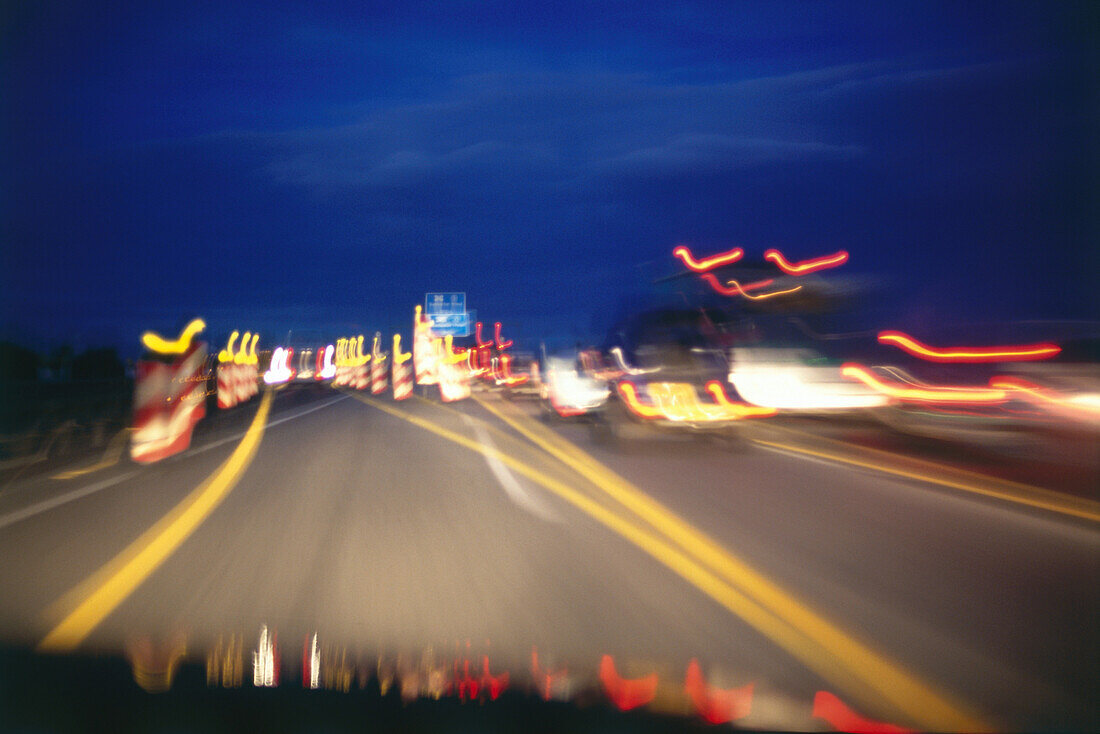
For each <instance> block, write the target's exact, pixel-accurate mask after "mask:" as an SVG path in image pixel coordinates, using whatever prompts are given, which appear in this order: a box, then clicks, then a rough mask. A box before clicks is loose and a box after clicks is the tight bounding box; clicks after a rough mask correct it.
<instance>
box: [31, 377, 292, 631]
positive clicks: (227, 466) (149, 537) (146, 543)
mask: <svg viewBox="0 0 1100 734" xmlns="http://www.w3.org/2000/svg"><path fill="white" fill-rule="evenodd" d="M271 401H272V392H271V391H270V390H268V391H266V392H265V393H264V397H263V400H262V401H261V403H260V408H259V410H257V411H256V416H255V418H253V419H252V425H251V426H249V428H248V431H247V432H246V433H245V435H244V438H242V439H241V442H240V443H239V444H237V448H236V449H234V450H233V453H232V454H230V456H229V458H228V459H226V460H225V463H223V464H222V465H221V466H219V467H218V469H217V470H216V471H215V472H214V473H213V474H211V475H210V476H209V477H208V478H207V479H206V481H204V482H203V483H202V484H200V485H199V486H198V487H197V488H196V489H195V490H194V491H192V492H191V494H189V495H187V497H186V498H184V500H183V501H182V502H180V503H179V504H178V505H176V506H175V507H174V508H172V510H171V511H170V512H169V513H168V514H167V515H165V516H164V517H162V518H161V519H160V520H159V521H157V523H156V524H155V525H154V526H153V527H151V528H149V530H147V531H145V532H144V533H142V535H141V536H140V537H139V538H138V539H137V540H135V541H134V542H133V543H131V544H130V545H129V546H128V547H127V548H126V549H125V550H124V551H122V552H121V553H119V554H118V555H117V556H115V558H114V559H112V560H111V561H109V562H108V563H107V564H106V565H104V566H103V568H101V569H100V570H99V571H97V572H96V573H95V574H93V576H92V577H91V578H90V579H89V580H88V581H87V582H85V583H84V584H81V585H80V586H78V587H77V589H74V590H73V592H70V593H69V594H67V595H66V596H65V597H64V598H63V601H64V600H68V599H72V598H74V597H76V598H80V599H82V600H81V601H79V602H78V603H77V604H76V608H75V609H73V610H72V611H71V612H70V613H69V614H68V615H67V616H66V617H65V618H64V619H63V620H61V622H60V623H59V624H58V625H57V626H56V627H54V628H53V629H52V630H51V631H50V633H49V634H47V635H46V636H45V637H44V638H43V639H42V641H41V642H40V643H38V650H39V651H47V652H65V651H69V650H72V649H74V648H76V647H77V646H78V645H79V644H80V643H81V642H83V640H84V639H85V638H86V637H87V636H88V635H89V634H90V633H91V632H92V630H93V629H95V628H96V626H97V625H99V623H100V622H102V621H103V620H104V619H105V618H106V617H107V615H108V614H110V613H111V612H112V611H114V610H115V608H117V607H118V605H119V604H121V603H122V602H123V601H124V600H125V599H126V598H127V597H128V596H129V595H130V594H132V593H133V591H134V590H135V589H136V588H137V587H138V586H139V585H141V583H142V582H143V581H144V580H145V579H147V578H148V577H149V575H150V574H152V573H153V571H155V570H156V569H157V567H159V566H160V565H161V564H162V563H163V562H164V561H165V560H166V559H167V558H168V557H169V556H170V555H172V553H173V552H174V551H175V550H176V549H177V548H178V547H179V546H180V545H181V544H182V543H183V541H185V540H186V539H187V538H188V536H190V535H191V533H193V532H194V531H195V529H196V528H198V527H199V525H201V524H202V522H203V521H204V520H205V519H206V518H207V516H209V515H210V513H211V512H213V511H214V509H215V508H216V507H217V506H218V505H219V504H220V503H221V501H222V500H223V499H225V497H226V495H228V494H229V493H230V492H231V491H232V490H233V487H234V486H236V484H237V481H238V480H239V479H240V477H241V475H242V474H244V471H245V469H247V468H248V465H249V464H250V463H251V462H252V458H253V457H254V456H255V455H256V450H257V449H258V448H259V445H260V441H261V439H262V438H263V435H264V427H265V425H266V424H267V416H268V413H269V412H270V411H271ZM66 606H69V605H66Z"/></svg>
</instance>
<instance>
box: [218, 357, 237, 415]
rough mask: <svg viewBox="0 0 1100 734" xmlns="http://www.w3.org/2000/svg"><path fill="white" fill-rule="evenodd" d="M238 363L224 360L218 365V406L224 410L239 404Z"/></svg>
mask: <svg viewBox="0 0 1100 734" xmlns="http://www.w3.org/2000/svg"><path fill="white" fill-rule="evenodd" d="M236 380H237V365H235V364H233V363H232V362H222V363H220V364H219V365H218V407H219V408H222V409H223V410H224V409H226V408H232V407H233V406H234V405H236V404H237V387H236Z"/></svg>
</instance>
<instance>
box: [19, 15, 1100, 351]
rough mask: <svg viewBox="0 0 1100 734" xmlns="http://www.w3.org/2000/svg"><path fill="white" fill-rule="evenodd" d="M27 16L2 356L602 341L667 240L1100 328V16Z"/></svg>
mask: <svg viewBox="0 0 1100 734" xmlns="http://www.w3.org/2000/svg"><path fill="white" fill-rule="evenodd" d="M8 5H9V6H10V5H12V4H8ZM22 5H23V7H22V8H15V9H12V8H10V7H8V9H7V10H5V11H3V12H5V13H6V15H5V17H4V30H3V33H4V37H3V40H2V43H0V55H2V84H3V87H2V89H0V99H3V103H2V107H3V109H2V111H0V114H2V115H3V118H2V119H3V139H2V143H3V147H2V155H3V159H2V166H3V171H4V179H3V194H2V196H3V222H4V231H3V261H2V262H3V299H4V302H3V324H2V331H3V333H2V334H0V335H2V336H7V337H14V338H17V339H20V340H22V341H25V342H29V343H32V344H35V345H39V344H48V343H55V342H57V341H59V340H62V339H68V340H71V341H73V342H75V343H76V344H77V345H78V346H80V345H87V346H91V345H95V344H98V343H110V344H118V345H125V344H136V341H137V334H138V333H139V332H140V330H142V329H143V328H154V329H159V330H163V331H170V330H172V329H173V328H174V327H175V326H176V324H177V322H178V321H179V320H180V319H181V318H183V317H184V316H185V315H189V314H193V313H196V314H201V315H203V316H204V317H206V319H207V321H208V322H209V323H210V324H211V329H212V331H213V332H214V333H215V334H222V333H224V332H225V331H227V330H228V329H230V328H242V329H244V328H256V327H258V328H260V330H261V331H263V332H265V334H266V333H271V332H272V331H275V330H280V331H284V332H285V330H286V329H288V328H294V329H299V330H304V329H310V328H322V327H326V326H332V327H333V328H334V329H336V331H338V332H339V331H341V330H342V331H344V332H347V331H348V330H349V329H352V328H356V329H357V330H367V329H373V328H384V329H387V330H388V329H392V328H393V327H394V326H396V325H398V324H404V323H405V322H406V321H407V320H408V318H409V314H410V311H411V308H412V306H413V304H415V303H417V302H420V301H422V299H423V295H424V293H425V291H429V290H465V291H467V293H468V298H469V304H470V306H471V307H472V308H476V309H477V310H478V313H479V316H480V317H482V318H484V319H488V320H490V321H491V320H497V319H499V320H503V321H505V322H506V323H517V324H523V325H524V332H525V335H530V336H535V335H541V334H544V333H545V334H549V333H551V332H554V333H558V334H564V333H570V334H571V333H572V332H577V333H584V332H589V331H591V330H597V329H599V328H601V327H603V326H605V325H606V320H607V319H608V318H610V314H611V312H612V311H614V309H615V308H616V304H618V303H619V302H620V300H621V298H622V296H623V294H625V293H628V292H631V291H634V290H636V289H637V288H638V280H639V279H638V273H639V272H640V270H639V267H638V264H639V263H650V264H651V265H650V266H646V267H652V263H653V262H654V261H657V263H660V264H661V265H660V267H665V265H666V264H667V269H668V270H669V271H670V272H671V271H672V270H673V269H674V261H673V260H672V259H671V257H670V255H669V252H670V250H671V248H672V247H673V246H674V245H675V244H677V243H678V242H687V243H690V244H692V245H694V246H695V247H696V248H697V249H698V250H700V251H702V252H708V251H716V250H719V249H726V248H729V247H731V246H733V245H740V246H742V247H744V248H745V249H746V251H747V252H748V253H749V254H750V255H753V254H755V255H759V254H761V253H763V251H764V250H765V249H767V248H770V247H776V248H779V249H781V250H783V251H784V252H785V253H788V254H789V255H790V256H791V257H792V258H796V259H797V258H804V257H812V256H815V255H818V254H824V253H830V252H834V251H836V250H838V249H841V248H843V249H847V250H848V251H849V252H850V253H851V262H850V263H849V264H848V265H847V266H845V267H846V270H847V272H848V273H850V274H855V275H874V276H877V277H879V278H880V280H879V281H878V282H880V283H881V284H883V285H882V291H884V292H885V294H886V296H883V292H880V293H879V294H878V297H879V298H880V299H883V300H884V302H885V303H887V307H886V308H885V310H883V309H882V308H878V309H877V310H875V311H874V312H873V315H874V318H875V319H881V320H882V323H878V322H876V323H873V324H869V325H870V326H881V327H883V328H890V327H893V328H908V329H913V330H916V331H915V333H922V334H924V335H927V336H932V333H931V332H932V331H934V329H935V327H936V326H937V325H939V324H942V323H946V322H951V321H960V322H975V321H988V320H1001V319H1023V318H1078V319H1082V318H1087V319H1095V318H1097V317H1098V313H1097V297H1096V295H1095V292H1096V288H1097V276H1096V273H1097V272H1098V266H1100V260H1098V255H1097V251H1098V247H1097V235H1098V228H1097V226H1096V223H1097V219H1096V211H1095V210H1096V200H1097V187H1096V170H1097V169H1096V166H1097V164H1098V163H1100V161H1098V160H1097V146H1096V142H1095V138H1096V131H1097V130H1098V129H1100V126H1098V123H1100V119H1098V117H1100V116H1098V105H1097V89H1098V88H1100V73H1098V65H1097V57H1096V55H1095V52H1093V51H1092V50H1091V47H1093V46H1095V45H1096V42H1097V39H1096V30H1095V29H1096V22H1095V21H1096V19H1095V13H1094V12H1093V11H1092V9H1091V4H1089V3H1084V4H1072V3H1045V2H1043V3H1027V4H1019V3H1011V2H994V3H942V4H936V3H925V2H917V3H912V4H908V5H902V4H898V3H877V2H876V3H866V4H862V3H861V4H851V3H843V4H830V3H797V4H781V3H771V2H768V3H760V4H748V3H730V2H715V3H683V2H676V3H668V2H659V3H641V2H637V1H633V2H622V3H590V2H577V3H545V2H540V3H518V2H500V3H484V2H458V3H443V2H400V3H393V4H392V5H393V6H394V7H383V6H381V5H375V4H372V3H362V2H348V3H303V4H300V5H290V4H283V3H273V2H264V3H257V4H255V5H254V6H251V7H243V6H236V5H234V4H231V3H224V2H214V3H202V2H182V3H148V2H138V3H133V4H132V6H130V7H125V4H124V3H98V2H90V3H51V2H35V3H23V4H22ZM643 270H644V268H643ZM406 330H407V329H406ZM265 342H267V339H266V337H265ZM268 343H269V345H270V342H268Z"/></svg>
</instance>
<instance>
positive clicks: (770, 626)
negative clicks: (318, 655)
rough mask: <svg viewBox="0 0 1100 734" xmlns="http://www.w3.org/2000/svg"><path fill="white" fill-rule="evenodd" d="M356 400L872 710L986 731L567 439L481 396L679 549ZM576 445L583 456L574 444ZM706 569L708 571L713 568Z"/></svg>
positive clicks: (508, 460)
mask: <svg viewBox="0 0 1100 734" xmlns="http://www.w3.org/2000/svg"><path fill="white" fill-rule="evenodd" d="M355 397H356V398H357V399H358V400H360V401H361V402H363V403H366V404H367V405H370V406H373V407H375V408H377V409H379V410H381V411H383V412H386V413H388V414H390V415H393V416H395V417H397V418H400V419H402V420H405V421H407V422H409V423H411V424H413V425H415V426H418V427H420V428H423V429H424V430H427V431H430V432H432V433H434V434H436V435H438V436H441V437H443V438H445V439H447V440H449V441H452V442H454V443H457V444H459V445H461V446H464V447H466V448H468V449H470V450H471V451H476V452H478V453H481V454H484V455H492V456H495V457H496V458H497V459H499V460H500V461H501V462H503V463H504V464H506V465H507V466H508V467H509V468H511V469H513V470H514V471H516V472H517V473H519V474H521V475H523V476H525V477H527V478H529V479H531V480H532V481H535V482H537V483H538V484H540V485H541V486H543V487H545V488H546V489H548V490H550V491H551V492H553V493H554V494H556V495H558V496H559V497H561V498H562V499H564V500H566V501H568V502H569V503H571V504H573V505H574V506H575V507H577V508H578V509H580V510H582V511H583V512H585V513H586V514H588V515H589V516H590V517H592V518H594V519H596V520H597V521H599V522H600V523H602V524H603V525H604V526H606V527H608V528H610V529H611V530H613V531H615V532H616V533H618V534H619V535H621V536H622V537H624V538H626V539H627V540H629V541H631V542H632V543H634V544H635V545H637V546H638V547H639V548H641V549H642V550H644V551H646V552H647V553H649V554H650V556H652V557H653V558H655V559H657V560H658V561H660V562H661V563H663V564H664V565H665V566H666V567H668V568H670V569H671V570H673V571H674V572H676V573H677V574H678V575H680V576H681V577H682V578H684V579H685V580H686V581H688V582H689V583H691V584H692V585H693V586H695V587H696V588H697V589H699V590H700V591H702V592H703V593H705V594H707V595H708V596H710V597H711V598H712V599H714V600H715V601H717V602H718V603H719V604H721V605H722V606H724V607H725V608H726V609H727V610H729V611H731V612H732V613H733V614H735V615H736V616H738V617H740V618H741V619H742V620H744V621H745V622H746V623H748V624H749V625H751V626H752V627H754V628H755V629H757V630H758V631H760V632H761V633H763V634H764V635H765V636H767V637H768V638H769V639H770V640H772V641H773V642H774V643H776V644H777V645H779V646H780V647H781V648H783V649H784V650H786V651H787V652H789V653H790V654H792V655H793V656H794V657H795V658H797V659H798V660H799V661H801V662H802V663H803V664H804V665H806V666H807V668H809V669H810V670H813V671H814V672H816V673H817V674H818V675H821V676H822V677H823V678H824V679H826V680H829V681H830V682H831V683H832V684H834V685H836V686H838V687H839V688H840V689H841V690H843V691H845V692H847V693H849V694H851V695H852V696H854V697H855V698H856V699H857V700H859V701H860V702H862V703H864V704H865V705H867V706H869V707H872V708H874V707H879V706H881V705H882V703H883V702H884V701H885V702H887V703H888V704H890V706H891V708H892V709H893V710H894V711H896V712H897V713H898V714H899V715H901V716H904V717H905V718H907V719H909V720H910V721H913V722H916V723H918V724H919V725H920V727H921V728H925V729H934V730H954V731H980V730H981V731H984V730H989V729H990V728H992V727H990V725H989V724H988V723H985V722H982V721H981V720H980V719H979V718H978V717H977V716H976V715H974V714H972V713H970V712H968V711H966V710H964V709H963V708H962V707H961V706H959V705H958V704H956V703H954V702H952V701H950V700H949V699H948V698H947V697H946V696H945V695H944V694H942V693H939V692H937V691H934V690H933V689H932V688H931V687H930V686H929V685H927V684H925V683H923V682H921V681H919V680H917V679H916V678H915V677H914V676H912V675H910V674H909V673H907V672H905V671H904V670H902V669H901V668H900V667H899V666H897V665H896V664H894V663H891V662H889V661H887V660H886V659H885V658H883V657H882V656H880V655H879V654H877V653H876V652H874V651H872V650H871V649H869V648H868V647H866V646H865V645H863V644H862V643H860V642H858V641H857V640H855V639H854V638H852V637H850V636H849V635H847V634H846V633H844V632H843V631H842V630H840V629H839V628H837V627H836V626H834V625H833V624H831V623H830V622H828V621H826V620H825V619H824V618H822V617H820V616H819V615H817V614H816V613H814V612H813V611H811V610H810V609H808V608H807V607H805V606H803V605H802V604H801V603H799V602H798V601H796V600H795V599H794V598H793V597H792V596H790V595H789V594H787V593H786V592H784V591H782V590H781V589H779V588H778V587H777V586H776V585H775V584H773V583H771V582H770V581H768V580H767V579H765V578H764V577H763V576H761V575H760V574H759V573H757V572H756V571H754V570H753V569H751V568H750V567H749V566H748V565H747V564H745V563H744V562H743V561H741V560H739V559H737V558H735V557H734V556H732V555H731V554H730V553H729V552H728V551H726V550H725V549H723V548H721V547H720V546H718V544H717V543H715V542H714V541H713V540H710V539H709V538H707V537H706V536H705V535H703V534H702V533H701V532H699V531H698V530H695V529H694V528H692V527H691V526H689V525H688V524H687V523H686V522H685V521H683V520H681V519H680V518H678V517H676V516H675V515H674V514H673V513H672V512H671V511H669V510H667V509H665V508H663V507H662V506H661V505H660V504H659V503H657V502H656V501H654V500H652V499H650V498H649V497H648V496H646V495H644V493H642V492H641V490H638V489H637V488H634V487H632V485H629V484H628V483H627V482H626V481H625V480H623V479H621V478H618V477H617V475H615V474H613V473H612V472H611V471H610V470H607V469H604V471H602V472H597V471H596V470H595V467H596V466H597V465H598V462H596V461H595V459H592V458H591V457H589V458H588V460H587V461H580V460H578V457H577V456H576V454H573V453H571V452H567V451H565V450H564V448H563V446H562V444H563V443H568V442H566V441H565V439H559V441H553V442H552V441H548V440H544V439H543V438H541V437H539V436H537V435H535V434H534V433H533V432H532V431H531V430H528V429H527V428H526V427H524V426H523V425H522V424H520V423H518V422H517V421H515V420H513V419H511V418H510V417H508V416H506V415H504V414H503V413H502V412H500V411H499V410H498V409H497V408H494V407H492V406H490V405H488V404H487V403H486V402H485V401H483V400H481V399H478V402H479V403H480V404H481V405H482V406H483V407H485V408H486V409H487V410H489V411H490V412H491V413H493V414H494V415H497V416H498V417H499V418H501V420H504V421H505V422H506V423H508V424H509V425H510V426H512V428H514V429H516V430H517V431H519V432H520V433H522V434H523V435H524V436H526V437H527V438H528V439H530V440H531V441H532V442H534V443H535V444H536V445H538V446H539V447H540V448H542V449H543V450H545V451H547V452H548V453H550V454H551V455H552V456H554V457H555V458H558V459H559V460H561V461H562V462H563V463H565V464H566V465H567V466H569V467H570V468H572V469H573V470H574V471H577V472H578V473H579V474H581V476H584V477H585V478H587V479H589V480H590V481H592V483H593V484H595V485H596V486H597V487H598V488H600V489H602V490H604V491H605V492H607V493H608V494H609V495H611V496H613V497H614V498H615V499H617V500H618V501H620V502H621V503H622V504H624V505H625V506H627V507H629V508H631V509H632V510H633V511H634V513H635V514H637V515H638V516H639V517H641V518H642V519H644V520H646V521H647V522H648V523H650V524H652V525H653V526H654V527H655V528H656V529H658V530H659V531H660V532H662V533H663V534H664V535H665V536H666V537H667V538H668V540H671V541H672V543H675V544H676V545H679V546H680V548H677V547H675V545H673V544H672V543H669V542H666V540H665V539H663V538H661V537H660V536H659V535H657V534H655V533H652V532H650V531H648V530H646V529H644V528H643V527H641V526H639V525H637V524H635V523H632V522H630V521H628V520H627V519H625V518H624V517H622V516H621V515H619V514H617V513H615V512H612V511H611V510H609V509H608V508H606V507H604V506H603V505H601V504H600V503H598V502H596V501H595V500H593V499H591V498H589V497H587V496H585V495H584V494H582V493H581V492H578V491H577V490H575V489H573V488H572V487H569V486H568V485H566V484H564V483H562V482H560V481H558V480H556V479H553V478H552V477H550V476H548V475H546V474H544V473H543V472H540V471H538V470H537V469H534V468H533V467H531V466H529V465H527V464H525V463H523V462H521V461H519V460H517V459H515V458H513V457H512V456H510V455H508V454H505V453H503V452H501V451H496V450H493V449H490V448H487V447H485V446H482V445H481V444H480V443H478V442H476V441H473V440H472V439H469V438H467V437H465V436H462V435H459V434H457V433H455V432H453V431H449V430H447V429H445V428H442V427H440V426H438V425H436V424H434V423H433V422H431V421H429V420H426V419H424V418H420V417H418V416H415V415H412V414H409V413H406V412H405V411H403V410H399V409H397V408H395V407H392V406H390V405H387V404H385V403H381V402H378V401H376V400H372V399H370V398H366V397H362V396H359V395H355ZM536 425H537V424H536ZM537 427H538V428H539V429H542V428H543V427H542V426H537ZM546 430H547V431H549V429H546ZM555 435H556V434H555ZM569 445H570V446H572V444H569ZM574 448H575V449H576V451H580V449H579V448H576V447H574ZM586 456H587V455H586ZM704 566H709V569H708V568H706V567H704Z"/></svg>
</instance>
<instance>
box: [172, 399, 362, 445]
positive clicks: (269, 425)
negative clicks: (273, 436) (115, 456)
mask: <svg viewBox="0 0 1100 734" xmlns="http://www.w3.org/2000/svg"><path fill="white" fill-rule="evenodd" d="M348 397H349V396H348V395H341V396H340V397H338V398H333V399H332V400H326V401H325V402H323V403H321V404H320V405H313V406H311V407H309V408H306V409H305V410H300V411H298V412H297V413H292V414H291V415H288V416H284V417H282V418H279V419H278V420H273V421H268V422H267V428H272V427H274V426H277V425H279V424H280V423H286V422H287V421H292V420H294V419H295V418H301V417H302V416H303V415H308V414H309V413H312V412H313V411H315V410H320V409H321V408H327V407H328V406H330V405H332V404H333V403H338V402H340V401H341V400H347V399H348ZM265 430H266V429H265ZM244 434H245V432H244V431H241V432H240V433H234V434H233V435H232V436H226V437H225V438H219V439H218V440H217V441H213V442H211V443H208V444H205V445H203V446H199V447H198V448H193V449H187V450H186V451H184V452H183V453H182V454H179V455H178V456H175V457H172V458H173V459H176V460H178V459H182V458H184V457H187V456H194V455H195V454H201V453H202V452H203V451H209V450H210V449H213V448H217V447H218V446H222V445H224V444H227V443H229V442H231V441H239V440H240V439H242V438H244Z"/></svg>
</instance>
